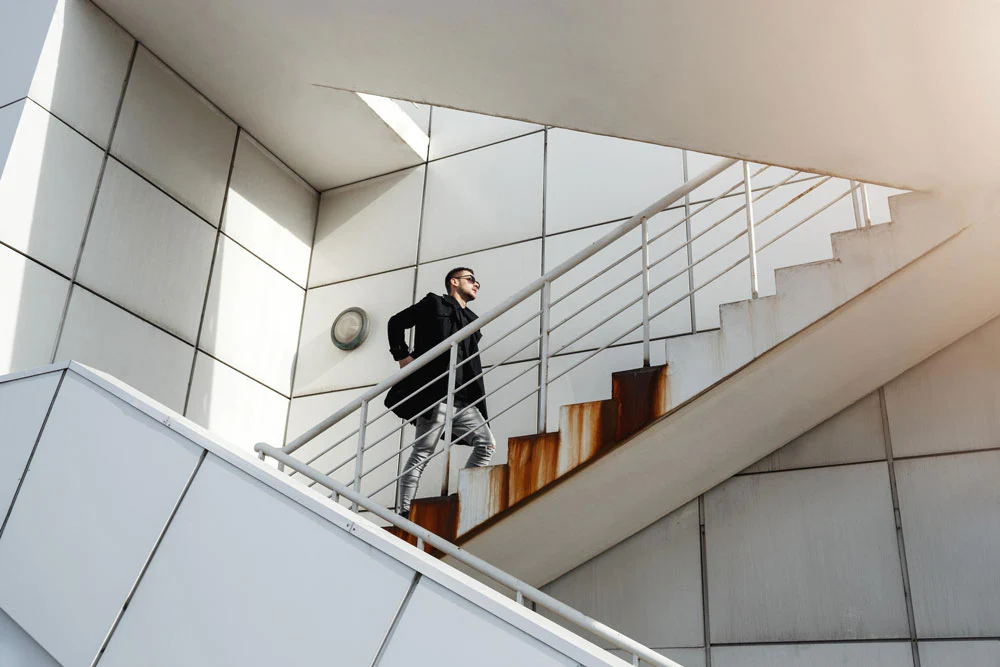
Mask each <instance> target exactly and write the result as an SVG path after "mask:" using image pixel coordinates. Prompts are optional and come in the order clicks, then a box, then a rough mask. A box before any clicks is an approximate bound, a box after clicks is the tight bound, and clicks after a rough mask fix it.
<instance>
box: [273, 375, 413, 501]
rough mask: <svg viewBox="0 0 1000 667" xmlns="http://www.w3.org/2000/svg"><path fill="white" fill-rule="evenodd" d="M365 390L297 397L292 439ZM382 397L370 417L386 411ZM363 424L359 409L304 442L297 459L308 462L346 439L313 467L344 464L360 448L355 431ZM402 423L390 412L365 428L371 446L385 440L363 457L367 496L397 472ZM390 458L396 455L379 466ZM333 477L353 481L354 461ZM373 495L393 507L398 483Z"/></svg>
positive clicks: (371, 408) (327, 468)
mask: <svg viewBox="0 0 1000 667" xmlns="http://www.w3.org/2000/svg"><path fill="white" fill-rule="evenodd" d="M365 391H367V389H347V390H345V391H334V392H330V393H327V394H317V395H315V396H305V397H303V398H296V399H293V400H292V407H291V411H290V412H289V414H288V440H289V441H291V440H294V439H295V438H297V437H299V436H300V435H302V433H303V432H305V431H307V430H308V429H310V428H312V427H313V426H315V425H316V424H318V423H319V422H321V421H322V420H323V419H325V418H327V417H329V416H330V415H332V414H333V413H334V412H336V411H337V410H339V409H340V408H342V407H344V406H345V405H347V404H348V403H350V402H351V401H352V400H354V399H355V398H357V397H359V396H361V394H363V393H365ZM382 399H383V396H380V397H378V398H377V399H376V400H375V401H374V402H372V403H371V405H370V406H369V408H368V418H369V419H370V420H371V419H374V417H376V416H378V415H380V414H382V413H383V412H385V405H383V403H382ZM359 424H360V415H359V413H358V412H355V413H354V415H352V416H350V417H347V418H346V419H345V420H343V421H341V422H340V423H339V424H336V425H334V426H333V427H332V428H330V429H327V430H326V431H325V432H323V433H322V434H320V435H319V436H317V437H316V438H314V439H313V440H311V441H310V442H308V443H306V444H305V445H303V446H302V448H301V449H299V450H297V451H296V453H295V458H297V459H299V460H301V461H308V460H309V459H312V458H313V457H314V456H316V455H318V454H319V453H320V452H322V451H323V450H325V449H327V448H328V447H330V446H332V445H333V444H334V443H336V442H337V441H338V440H341V439H342V438H346V440H344V442H342V443H340V444H339V445H337V446H336V447H335V448H334V449H333V450H332V451H330V452H329V453H327V454H323V455H322V456H320V457H319V458H318V459H316V461H315V462H313V463H311V464H310V465H311V466H312V467H313V468H315V469H316V470H319V471H320V472H323V473H326V472H329V471H331V470H333V469H334V468H336V467H337V466H339V465H340V464H341V463H344V462H345V461H347V459H349V458H351V457H352V456H353V455H354V453H355V452H356V451H357V443H358V438H357V436H356V435H352V434H353V433H354V431H355V430H357V428H358V426H359ZM399 425H400V419H399V418H397V417H396V416H395V415H394V414H392V413H389V414H387V415H385V416H383V417H381V418H380V419H376V420H374V421H373V422H371V423H370V424H369V425H368V427H367V430H366V431H365V443H366V444H367V445H371V444H372V443H375V442H377V441H379V440H382V441H381V442H379V443H378V444H375V445H374V446H372V448H371V449H369V450H368V451H366V452H365V453H364V457H363V459H362V462H363V464H364V469H365V471H366V473H367V474H366V476H365V478H364V480H362V487H361V489H362V491H363V492H364V493H365V494H366V495H368V494H371V493H373V492H375V491H376V490H377V489H378V488H379V487H381V486H383V485H385V484H386V483H388V482H389V481H390V480H391V479H392V478H394V477H395V476H396V474H397V471H398V467H397V465H398V464H397V459H398V456H395V455H394V453H395V452H398V451H399V446H400V435H399V430H396V431H395V433H393V432H392V431H393V430H394V429H396V428H397V427H398V426H399ZM347 436H350V437H347ZM383 438H384V440H383ZM389 457H392V458H391V460H389V461H388V462H386V463H384V464H382V465H378V464H379V462H380V461H383V460H385V459H387V458H389ZM376 465H378V467H377V468H375V466H376ZM369 470H371V472H368V471H369ZM332 477H333V479H335V480H337V481H338V482H341V483H343V484H348V485H350V484H353V482H354V461H353V460H351V461H349V462H347V463H344V465H343V466H342V467H341V468H340V469H339V470H337V471H336V472H335V473H333V475H332ZM300 479H304V478H300ZM304 483H308V482H304ZM315 488H316V489H317V490H321V489H320V487H315ZM321 492H322V493H324V494H326V493H328V491H327V490H325V489H322V490H321ZM373 497H374V499H375V502H377V503H379V504H381V505H383V506H385V507H392V506H393V505H394V504H395V502H396V485H395V484H391V485H390V486H388V487H387V488H385V489H384V490H382V491H380V492H378V493H376V494H375V495H374V496H373Z"/></svg>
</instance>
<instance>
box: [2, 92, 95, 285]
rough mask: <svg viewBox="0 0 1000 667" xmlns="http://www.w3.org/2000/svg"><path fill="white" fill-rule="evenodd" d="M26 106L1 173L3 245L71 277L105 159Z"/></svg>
mask: <svg viewBox="0 0 1000 667" xmlns="http://www.w3.org/2000/svg"><path fill="white" fill-rule="evenodd" d="M22 106H23V109H24V112H23V113H22V115H21V123H20V125H19V126H18V129H17V136H16V137H15V138H14V141H13V144H12V145H11V148H10V153H9V154H8V156H7V164H6V166H5V167H3V168H2V169H0V172H2V176H0V240H2V241H3V242H4V243H6V244H8V245H10V246H11V247H14V248H17V249H18V250H20V251H21V252H23V253H25V254H27V255H30V256H31V257H34V258H35V259H37V260H38V261H40V262H42V263H44V264H46V265H48V266H51V267H52V268H54V269H56V270H57V271H60V272H62V273H63V274H65V275H70V274H72V273H73V267H74V265H75V264H76V257H77V254H78V253H79V252H80V244H81V242H82V241H83V230H84V227H85V226H86V224H87V215H88V214H89V213H90V205H91V203H92V202H93V200H94V190H95V188H96V187H97V178H98V174H99V173H100V169H101V162H102V160H103V154H102V153H101V150H100V149H99V148H97V147H96V146H94V145H93V144H92V143H90V142H89V141H87V140H86V139H84V138H83V137H81V136H80V135H79V134H77V133H76V132H74V131H73V130H72V129H70V127H69V126H67V125H66V124H64V123H62V122H60V121H59V120H57V119H56V118H54V117H53V116H51V115H50V114H49V113H47V112H46V111H45V110H44V109H42V108H41V107H39V106H37V105H36V104H34V103H32V102H30V101H28V102H26V103H24V104H23V105H22ZM6 111H7V110H4V111H2V112H0V113H6Z"/></svg>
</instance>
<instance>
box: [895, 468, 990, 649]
mask: <svg viewBox="0 0 1000 667" xmlns="http://www.w3.org/2000/svg"><path fill="white" fill-rule="evenodd" d="M998 474H1000V452H981V453H975V454H960V455H951V456H941V457H935V458H929V459H913V460H905V461H896V484H897V486H898V489H899V512H900V514H901V515H902V520H903V535H904V537H905V538H906V562H907V566H908V569H909V572H910V589H911V591H912V593H913V615H914V618H915V620H916V624H917V635H918V636H919V637H923V638H930V637H997V636H1000V608H998V607H997V599H998V598H1000V569H998V567H997V554H998V553H1000V512H998V511H997V510H998V508H1000V491H998V490H997V475H998Z"/></svg>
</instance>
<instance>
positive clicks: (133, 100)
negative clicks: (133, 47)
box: [111, 48, 236, 225]
mask: <svg viewBox="0 0 1000 667" xmlns="http://www.w3.org/2000/svg"><path fill="white" fill-rule="evenodd" d="M235 140H236V125H235V124H234V123H233V122H232V121H231V120H229V119H228V118H226V117H225V116H224V115H223V114H222V113H221V112H220V111H219V110H218V109H216V108H215V107H214V106H213V105H212V104H211V103H210V102H209V101H208V100H206V99H205V98H204V97H202V96H201V95H200V94H199V93H198V92H197V91H195V90H194V89H193V88H191V87H190V86H189V85H188V84H186V83H185V82H184V81H182V80H181V79H180V78H179V77H177V75H176V74H174V73H173V72H171V71H170V70H169V69H167V67H166V66H165V65H164V64H163V63H161V62H160V61H159V60H157V59H156V57H155V56H153V55H152V54H150V53H149V51H147V50H146V49H145V48H140V49H139V51H138V53H136V56H135V64H134V65H133V66H132V74H131V76H130V77H129V83H128V87H127V89H126V91H125V101H124V103H123V105H122V111H121V117H120V118H119V120H118V126H117V127H116V128H115V136H114V140H113V143H112V146H111V149H112V153H114V155H115V156H116V157H119V158H121V159H122V161H123V162H125V163H126V164H128V165H129V166H131V167H133V168H134V169H135V170H136V171H138V172H139V173H141V174H142V175H143V176H145V177H147V178H148V179H150V180H151V181H153V182H154V183H156V184H158V185H159V186H161V187H162V188H163V189H165V190H166V191H167V192H169V193H170V194H172V195H173V196H174V197H176V198H177V199H178V200H180V201H182V202H184V203H185V204H186V205H187V206H190V207H191V209H193V210H194V211H196V212H197V213H198V214H199V215H201V216H202V217H204V218H205V219H206V220H208V221H209V222H211V223H212V224H214V225H218V224H219V216H220V215H221V213H222V199H223V196H224V195H225V191H226V180H227V179H228V176H229V163H230V161H231V159H232V155H233V144H234V142H235Z"/></svg>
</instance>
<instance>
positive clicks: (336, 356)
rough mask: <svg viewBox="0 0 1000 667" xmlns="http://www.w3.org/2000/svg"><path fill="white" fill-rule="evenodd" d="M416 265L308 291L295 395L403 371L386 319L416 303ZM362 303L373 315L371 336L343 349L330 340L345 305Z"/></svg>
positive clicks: (372, 380) (377, 379)
mask: <svg viewBox="0 0 1000 667" xmlns="http://www.w3.org/2000/svg"><path fill="white" fill-rule="evenodd" d="M413 273H414V271H413V269H404V270H402V271H393V272H391V273H383V274H380V275H377V276H371V277H368V278H361V279H358V280H352V281H348V282H344V283H337V284H336V285H329V286H327V287H320V288H316V289H311V290H309V292H308V294H307V295H306V305H305V316H304V318H303V321H302V333H301V336H300V340H299V354H298V362H297V367H296V374H295V395H297V396H298V395H301V394H313V393H319V392H323V391H331V390H334V389H347V388H351V387H360V386H363V385H369V384H376V383H377V382H380V381H381V380H383V379H385V378H386V377H388V376H389V375H391V374H392V373H393V372H394V371H397V370H399V365H398V364H397V363H396V362H395V361H393V359H392V355H391V354H389V343H388V338H387V334H386V323H387V322H388V321H389V318H390V317H392V316H393V315H395V314H396V313H397V312H399V311H400V310H402V309H404V308H406V307H407V306H409V305H410V304H411V303H412V302H413ZM351 306H360V307H361V308H364V309H365V311H366V312H367V313H368V317H369V318H370V319H371V329H370V333H369V334H368V340H367V341H366V342H365V344H364V345H362V346H361V347H359V348H357V349H355V350H351V351H349V352H345V351H343V350H339V349H337V348H336V347H335V346H334V345H333V341H332V340H331V339H330V327H331V326H333V321H334V319H335V318H336V317H337V315H338V314H340V313H341V312H342V311H343V310H344V309H346V308H350V307H351Z"/></svg>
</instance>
